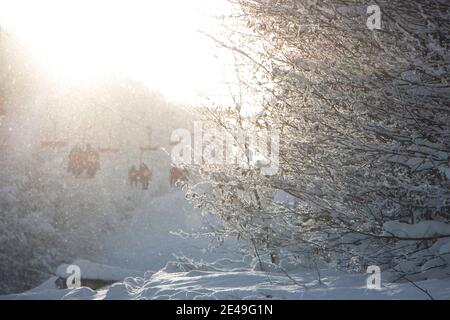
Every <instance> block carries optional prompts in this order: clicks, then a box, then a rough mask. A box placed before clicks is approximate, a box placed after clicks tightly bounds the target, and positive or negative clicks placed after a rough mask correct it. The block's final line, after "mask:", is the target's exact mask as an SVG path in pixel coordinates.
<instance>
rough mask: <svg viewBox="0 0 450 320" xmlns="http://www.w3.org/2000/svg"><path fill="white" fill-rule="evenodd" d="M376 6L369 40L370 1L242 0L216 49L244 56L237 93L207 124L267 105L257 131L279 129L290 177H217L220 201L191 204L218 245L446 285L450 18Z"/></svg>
mask: <svg viewBox="0 0 450 320" xmlns="http://www.w3.org/2000/svg"><path fill="white" fill-rule="evenodd" d="M377 4H378V6H379V8H380V9H381V29H379V30H378V29H375V30H372V28H368V26H367V20H368V19H372V18H373V17H372V16H371V13H368V10H367V9H368V7H369V6H370V5H371V3H369V2H366V1H341V0H333V1H332V0H329V1H327V0H324V1H299V0H296V1H294V0H281V1H275V0H274V1H271V0H252V1H247V0H239V1H236V5H237V10H238V11H239V14H233V15H231V16H229V17H224V24H225V27H226V28H225V29H226V30H227V33H226V36H224V35H210V37H211V38H212V39H213V40H214V41H215V42H216V43H217V44H218V46H220V47H222V48H225V49H227V50H230V51H231V52H233V53H234V54H235V56H236V60H237V64H236V65H237V72H238V74H239V77H238V78H239V80H240V82H239V87H240V88H241V91H240V92H237V94H236V97H237V103H236V106H235V107H232V109H233V112H226V114H224V113H225V112H224V111H223V110H217V109H215V110H212V111H211V113H212V114H213V115H214V116H213V117H212V119H215V120H216V121H217V122H218V123H220V122H221V121H218V119H221V117H225V116H226V117H234V118H235V119H240V118H241V117H242V115H243V111H242V110H241V109H242V105H241V103H240V100H239V98H242V96H244V100H245V96H246V95H258V97H260V100H261V101H262V102H261V104H260V106H258V108H257V112H256V114H257V115H256V116H252V120H255V121H257V123H258V124H259V125H260V126H261V127H270V128H276V129H278V130H279V132H280V138H281V142H280V143H281V145H280V166H281V170H280V172H279V174H278V175H276V176H262V175H261V174H259V173H258V172H255V171H253V172H250V173H247V172H246V173H245V174H239V173H238V172H237V171H236V170H233V169H232V168H230V167H221V168H215V172H213V173H212V174H210V175H207V176H205V180H208V181H213V182H212V183H213V188H212V189H211V190H212V191H209V192H204V193H202V194H201V195H199V194H198V193H196V192H195V191H193V195H194V198H196V199H198V201H199V203H200V205H204V206H205V208H206V209H207V210H209V211H212V212H213V213H216V214H218V215H219V216H221V217H222V218H223V221H224V224H223V229H222V230H221V231H220V232H221V233H222V234H238V235H239V237H241V238H243V239H246V240H247V241H248V242H249V244H251V246H252V248H254V249H257V250H261V251H263V250H265V251H267V252H270V253H271V254H272V256H275V255H277V254H278V252H279V251H285V252H289V253H291V254H295V255H301V254H304V253H309V254H310V253H311V254H313V255H314V256H316V257H319V256H320V257H323V258H324V259H325V260H326V261H328V262H331V263H334V264H336V265H337V266H341V267H346V268H355V269H359V270H360V269H364V268H366V267H367V266H368V265H371V264H376V265H379V266H381V267H383V269H384V270H389V271H392V273H393V274H394V276H395V275H397V276H398V277H401V276H405V274H408V275H409V276H410V277H412V275H415V276H418V277H421V276H427V277H428V276H437V275H439V274H440V273H441V272H447V271H448V263H449V262H450V252H449V250H448V246H449V243H450V242H449V241H450V224H449V221H450V220H449V218H450V189H449V186H450V162H449V159H450V158H449V156H450V144H449V141H450V95H449V91H450V85H449V76H450V72H449V71H450V70H449V68H450V51H449V47H448V46H449V41H448V40H449V39H450V35H449V32H450V21H449V20H448V15H449V10H450V9H449V7H448V3H447V2H446V1H440V0H431V1H426V2H423V1H395V2H392V1H378V2H377ZM243 26H246V29H245V30H246V31H245V32H243V30H244V28H243ZM243 147H245V146H243ZM264 190H265V191H264ZM268 191H271V192H268ZM274 194H275V197H274V196H273V195H274ZM227 199H229V201H226V200H227ZM280 199H281V200H280ZM286 199H287V200H286ZM263 200H264V201H263ZM272 260H273V261H275V262H276V260H277V259H275V258H274V259H272ZM436 270H438V271H437V272H438V273H435V271H436Z"/></svg>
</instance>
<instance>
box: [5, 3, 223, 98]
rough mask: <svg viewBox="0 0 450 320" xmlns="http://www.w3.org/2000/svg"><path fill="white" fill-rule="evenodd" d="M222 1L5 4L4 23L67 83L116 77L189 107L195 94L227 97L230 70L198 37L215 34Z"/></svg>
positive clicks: (210, 44) (202, 39)
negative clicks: (120, 75) (114, 74)
mask: <svg viewBox="0 0 450 320" xmlns="http://www.w3.org/2000/svg"><path fill="white" fill-rule="evenodd" d="M212 2H214V4H212ZM218 2H219V1H217V0H214V1H206V0H190V1H186V0H152V1H149V0H95V1H93V0H77V1H72V0H40V1H35V0H28V1H27V0H0V24H5V25H6V26H7V27H8V28H10V29H12V30H14V31H15V32H17V33H19V34H20V35H21V36H22V37H23V38H24V39H25V40H26V42H28V43H29V45H30V47H31V49H32V51H33V52H34V53H35V54H36V55H37V56H38V58H39V60H40V61H42V63H43V65H45V67H46V69H47V70H48V71H49V72H50V73H51V74H52V75H53V76H55V77H57V79H61V81H71V82H73V81H83V80H86V79H90V78H92V77H96V76H100V75H102V74H105V73H111V72H118V73H124V74H126V75H128V76H130V77H132V78H134V79H137V80H141V81H144V82H145V83H147V84H148V85H149V86H151V87H153V88H156V89H158V90H160V91H161V92H162V93H163V94H164V95H166V96H167V97H168V98H169V99H172V100H177V101H183V102H191V101H192V100H193V99H195V95H196V93H197V92H205V93H208V94H214V95H220V94H221V93H223V91H222V90H223V88H222V85H221V84H220V82H222V81H225V79H224V78H226V77H227V75H226V74H227V72H229V71H228V70H227V68H226V67H225V65H226V63H223V62H221V61H222V60H217V59H216V58H214V54H215V50H214V48H213V44H212V43H211V42H210V41H209V40H208V39H205V37H204V36H202V35H201V34H199V33H198V32H197V30H198V29H202V30H207V31H212V30H213V29H214V28H216V25H215V22H214V19H213V18H212V16H213V15H214V14H217V12H218V11H217V10H218V9H220V10H223V9H224V7H221V6H220V5H218ZM213 5H214V7H213ZM219 13H220V12H219Z"/></svg>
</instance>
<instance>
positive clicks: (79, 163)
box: [67, 144, 84, 176]
mask: <svg viewBox="0 0 450 320" xmlns="http://www.w3.org/2000/svg"><path fill="white" fill-rule="evenodd" d="M83 158H84V156H83V150H81V146H80V144H77V145H76V146H75V147H73V149H72V150H71V151H70V154H69V165H68V167H67V171H68V172H70V173H72V174H73V175H74V176H79V175H80V174H81V173H82V172H83Z"/></svg>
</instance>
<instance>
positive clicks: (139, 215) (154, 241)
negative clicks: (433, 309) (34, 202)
mask: <svg viewBox="0 0 450 320" xmlns="http://www.w3.org/2000/svg"><path fill="white" fill-rule="evenodd" d="M201 228H203V223H202V218H201V215H200V212H198V211H197V210H195V209H193V208H192V207H191V205H190V204H189V203H188V202H187V201H186V200H185V199H184V195H183V193H182V192H181V191H172V192H170V193H168V194H165V195H163V196H157V197H154V198H151V200H150V201H149V202H148V203H146V205H145V206H143V207H141V208H139V209H137V210H136V212H135V213H134V216H133V218H132V220H131V222H130V223H129V224H128V225H127V226H126V227H125V228H123V230H122V231H121V232H118V233H115V234H113V235H109V236H107V237H106V238H105V239H104V242H105V245H104V248H105V250H104V251H103V253H102V254H101V255H100V256H98V257H95V258H94V260H95V263H94V262H89V261H84V260H82V261H76V262H74V264H77V265H79V266H80V269H81V274H82V278H83V276H84V277H87V278H97V279H103V280H104V279H109V280H114V281H117V282H116V283H114V284H112V285H108V286H106V287H103V288H100V289H98V290H92V289H89V288H86V287H81V288H78V289H64V290H61V289H57V288H56V285H55V281H56V279H57V278H56V277H52V278H51V279H49V280H48V281H46V282H45V283H43V284H42V285H40V286H38V287H37V288H34V289H33V290H30V291H28V292H24V293H21V294H15V295H9V296H5V297H2V298H4V299H429V296H428V295H427V294H426V293H425V292H423V291H422V290H420V289H418V288H417V287H416V286H415V285H414V284H412V283H409V282H404V283H395V284H389V283H383V282H382V288H381V289H379V290H377V289H368V288H367V285H366V280H367V277H368V275H367V274H355V273H344V272H340V271H333V270H330V269H321V270H319V272H318V271H317V270H312V269H308V268H305V267H302V266H299V265H295V264H289V263H284V264H283V269H276V268H275V267H270V266H269V268H268V269H270V272H262V271H259V270H260V268H259V266H260V263H259V261H258V260H255V259H253V258H252V257H249V256H242V255H240V254H239V248H238V245H237V243H235V242H233V241H228V242H226V243H225V244H224V245H223V246H221V247H219V248H216V249H213V250H212V251H210V250H207V249H206V248H207V247H208V244H209V243H210V239H191V238H188V239H184V238H181V237H180V236H179V235H176V232H177V231H180V230H184V231H188V232H189V231H196V230H199V229H201ZM66 267H67V266H66V265H64V266H61V267H60V268H59V269H58V270H59V271H58V272H59V273H57V274H58V275H59V274H60V273H64V270H65V269H66ZM319 274H320V277H319ZM415 284H416V285H417V286H419V287H420V288H421V289H423V290H426V291H427V292H428V293H429V294H430V295H431V296H432V297H433V298H434V299H449V298H450V279H447V280H442V279H440V280H426V281H420V282H417V283H415Z"/></svg>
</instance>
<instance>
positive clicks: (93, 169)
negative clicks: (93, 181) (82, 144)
mask: <svg viewBox="0 0 450 320" xmlns="http://www.w3.org/2000/svg"><path fill="white" fill-rule="evenodd" d="M84 154H85V162H86V163H85V166H86V172H87V174H88V176H89V177H91V178H93V177H94V176H95V174H96V173H97V170H99V169H100V163H99V158H100V156H99V154H98V152H97V151H96V150H94V149H93V148H92V146H91V145H90V144H89V143H88V144H87V145H86V151H85V152H84Z"/></svg>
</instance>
